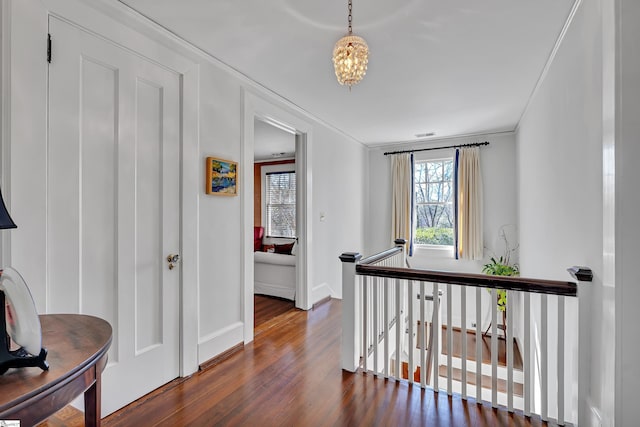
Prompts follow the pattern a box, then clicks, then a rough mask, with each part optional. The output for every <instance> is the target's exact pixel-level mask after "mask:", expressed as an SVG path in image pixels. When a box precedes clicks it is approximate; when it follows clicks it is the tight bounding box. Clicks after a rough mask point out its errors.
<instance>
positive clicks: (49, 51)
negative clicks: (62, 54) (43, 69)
mask: <svg viewBox="0 0 640 427" xmlns="http://www.w3.org/2000/svg"><path fill="white" fill-rule="evenodd" d="M47 62H48V63H49V64H51V34H47Z"/></svg>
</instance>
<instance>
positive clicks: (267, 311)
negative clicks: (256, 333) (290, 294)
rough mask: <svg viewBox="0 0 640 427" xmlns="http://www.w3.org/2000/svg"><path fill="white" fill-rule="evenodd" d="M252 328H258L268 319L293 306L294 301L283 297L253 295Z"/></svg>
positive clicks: (291, 308)
mask: <svg viewBox="0 0 640 427" xmlns="http://www.w3.org/2000/svg"><path fill="white" fill-rule="evenodd" d="M253 307H254V310H253V313H254V317H253V318H254V320H253V323H254V328H259V327H260V326H262V325H264V324H265V323H267V322H268V321H270V320H272V319H274V318H276V317H278V316H280V315H282V314H284V313H286V312H287V311H289V310H293V309H294V308H295V303H294V302H293V301H289V300H288V299H284V298H275V297H268V296H265V295H254V296H253Z"/></svg>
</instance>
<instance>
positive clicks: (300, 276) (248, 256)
mask: <svg viewBox="0 0 640 427" xmlns="http://www.w3.org/2000/svg"><path fill="white" fill-rule="evenodd" d="M242 111H243V124H242V142H241V148H240V156H241V159H242V160H241V162H242V163H241V168H242V171H243V172H242V181H243V182H244V183H245V184H244V186H243V187H244V192H243V194H242V200H241V211H242V245H241V250H242V271H243V277H242V283H243V284H244V286H243V300H244V304H243V306H244V307H243V317H244V342H245V343H248V342H251V341H252V340H253V327H254V319H253V310H254V307H253V305H254V304H253V290H254V265H253V226H254V223H253V191H254V188H253V163H254V158H253V156H254V147H255V141H254V128H255V127H254V126H255V125H254V122H255V120H256V119H258V120H262V121H264V122H267V123H269V124H272V125H274V126H276V127H279V128H281V129H284V130H286V131H287V132H290V133H293V134H295V135H296V189H297V194H296V232H297V234H298V250H297V253H296V256H297V259H296V307H297V308H300V309H302V310H308V309H310V308H311V305H312V303H311V292H310V289H309V288H310V285H311V283H312V281H311V277H312V276H311V265H310V263H309V262H308V260H309V259H312V258H311V241H312V239H311V226H310V224H311V217H310V213H311V194H312V192H311V183H312V180H311V176H312V175H311V173H312V171H311V161H310V159H309V155H310V153H311V150H310V147H311V144H312V140H313V138H312V135H313V126H312V125H311V123H310V122H309V121H307V120H304V119H302V118H300V117H298V116H297V115H295V114H293V113H291V112H289V111H287V110H286V109H285V108H284V107H280V106H278V105H275V104H274V103H272V102H270V101H268V100H266V99H264V98H262V97H260V96H259V95H257V94H255V93H253V92H251V91H249V90H247V89H244V88H243V89H242Z"/></svg>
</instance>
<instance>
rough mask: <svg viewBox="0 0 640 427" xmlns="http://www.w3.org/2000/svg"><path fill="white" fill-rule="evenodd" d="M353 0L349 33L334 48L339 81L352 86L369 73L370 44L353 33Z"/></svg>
mask: <svg viewBox="0 0 640 427" xmlns="http://www.w3.org/2000/svg"><path fill="white" fill-rule="evenodd" d="M351 10H352V5H351V0H349V34H348V35H346V36H344V37H343V38H341V39H340V40H338V42H337V43H336V45H335V47H334V48H333V67H334V70H335V73H336V78H337V79H338V83H340V84H341V85H347V86H349V88H351V86H353V85H356V84H358V83H360V81H361V80H362V78H363V77H364V76H365V74H367V64H368V62H369V46H367V42H366V41H364V39H363V38H362V37H359V36H355V35H353V34H352V29H351V21H352V17H351Z"/></svg>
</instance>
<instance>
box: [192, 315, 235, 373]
mask: <svg viewBox="0 0 640 427" xmlns="http://www.w3.org/2000/svg"><path fill="white" fill-rule="evenodd" d="M242 329H243V324H242V322H235V323H232V324H231V325H229V326H227V327H225V328H222V329H220V330H218V331H215V332H213V333H211V334H208V335H207V336H205V337H203V338H202V339H201V340H200V341H199V342H198V353H199V354H200V356H199V360H198V362H199V363H204V362H206V361H207V360H210V359H211V358H213V357H216V356H217V355H219V354H221V353H223V352H225V351H227V350H229V349H230V348H232V347H234V346H235V345H237V344H239V343H242V333H243V331H242Z"/></svg>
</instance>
